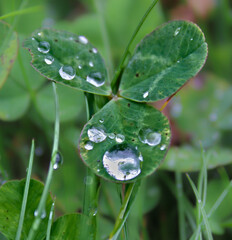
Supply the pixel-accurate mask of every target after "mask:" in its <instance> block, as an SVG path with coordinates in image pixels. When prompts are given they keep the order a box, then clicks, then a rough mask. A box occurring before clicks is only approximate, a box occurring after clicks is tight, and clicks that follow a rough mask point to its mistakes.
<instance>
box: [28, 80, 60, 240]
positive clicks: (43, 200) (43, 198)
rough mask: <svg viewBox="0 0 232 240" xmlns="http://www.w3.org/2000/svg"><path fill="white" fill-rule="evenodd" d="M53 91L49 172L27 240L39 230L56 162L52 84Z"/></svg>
mask: <svg viewBox="0 0 232 240" xmlns="http://www.w3.org/2000/svg"><path fill="white" fill-rule="evenodd" d="M52 86H53V91H54V96H55V106H56V120H55V130H54V141H53V149H52V155H51V161H50V165H49V170H48V175H47V179H46V183H45V186H44V190H43V193H42V196H41V199H40V202H39V206H38V208H37V210H36V211H37V214H36V216H35V219H34V222H33V223H32V227H31V229H30V232H29V235H28V239H27V240H32V239H33V238H34V236H35V233H36V231H37V230H38V228H39V225H40V223H41V220H42V219H41V215H42V213H43V211H44V210H45V205H46V201H47V197H48V193H49V188H50V184H51V180H52V175H53V170H54V169H53V166H54V164H55V161H56V153H57V151H58V144H59V131H60V120H59V101H58V95H57V92H56V84H55V83H54V82H53V83H52Z"/></svg>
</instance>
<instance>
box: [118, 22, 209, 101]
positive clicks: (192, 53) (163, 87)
mask: <svg viewBox="0 0 232 240" xmlns="http://www.w3.org/2000/svg"><path fill="white" fill-rule="evenodd" d="M206 56H207V44H206V43H205V37H204V35H203V33H202V32H201V30H200V29H199V28H198V26H196V25H195V24H193V23H191V22H186V21H173V22H170V23H167V24H164V25H162V26H161V27H159V28H158V29H157V30H155V31H154V32H152V33H151V34H150V35H148V36H147V37H145V38H144V39H143V41H142V42H141V43H140V44H139V45H138V47H137V48H136V50H135V53H134V55H133V56H132V58H131V59H130V61H129V63H128V65H127V67H126V68H125V70H124V73H123V75H122V79H121V84H120V94H121V96H123V97H125V98H128V99H131V100H135V101H140V102H151V101H157V100H160V99H163V98H166V97H168V96H170V95H171V94H173V93H175V92H176V91H177V90H178V89H179V88H180V87H181V86H182V85H183V84H184V83H185V82H186V81H187V80H188V79H190V78H191V77H193V76H195V75H196V74H197V73H198V72H199V70H200V69H201V68H202V66H203V65H204V63H205V59H206Z"/></svg>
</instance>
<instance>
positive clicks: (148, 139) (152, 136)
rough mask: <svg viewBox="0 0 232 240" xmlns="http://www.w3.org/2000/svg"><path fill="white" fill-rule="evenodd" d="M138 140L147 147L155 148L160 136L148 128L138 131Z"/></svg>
mask: <svg viewBox="0 0 232 240" xmlns="http://www.w3.org/2000/svg"><path fill="white" fill-rule="evenodd" d="M139 140H140V141H141V142H142V143H144V144H148V145H149V146H152V147H153V146H156V145H158V144H160V142H161V134H160V133H157V132H154V131H152V130H151V129H149V128H144V129H141V130H140V131H139Z"/></svg>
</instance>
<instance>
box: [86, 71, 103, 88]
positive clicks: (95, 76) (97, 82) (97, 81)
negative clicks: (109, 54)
mask: <svg viewBox="0 0 232 240" xmlns="http://www.w3.org/2000/svg"><path fill="white" fill-rule="evenodd" d="M86 81H87V82H88V83H90V84H92V85H94V86H95V87H100V86H102V85H103V84H104V83H105V79H104V77H103V76H102V74H101V73H100V72H95V73H90V74H89V76H87V78H86Z"/></svg>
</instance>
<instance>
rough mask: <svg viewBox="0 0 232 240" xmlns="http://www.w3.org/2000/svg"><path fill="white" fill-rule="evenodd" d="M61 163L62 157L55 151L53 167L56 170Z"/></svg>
mask: <svg viewBox="0 0 232 240" xmlns="http://www.w3.org/2000/svg"><path fill="white" fill-rule="evenodd" d="M62 164H63V157H62V155H61V153H60V152H57V153H56V157H55V163H54V165H53V169H54V170H56V169H58V168H59V167H60V165H62Z"/></svg>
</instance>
